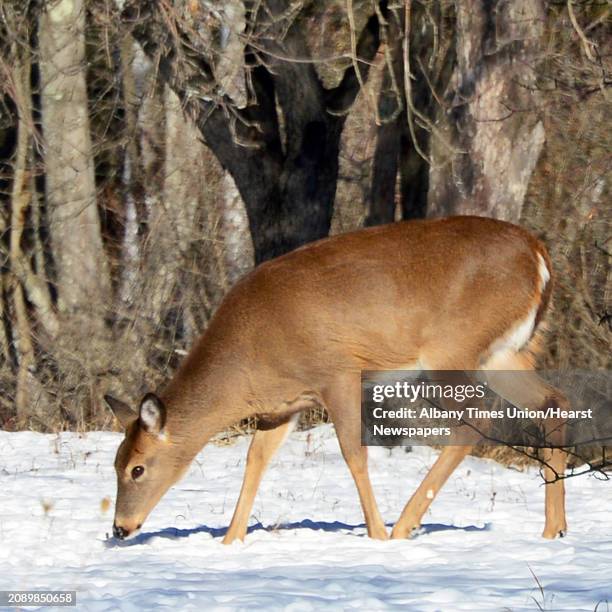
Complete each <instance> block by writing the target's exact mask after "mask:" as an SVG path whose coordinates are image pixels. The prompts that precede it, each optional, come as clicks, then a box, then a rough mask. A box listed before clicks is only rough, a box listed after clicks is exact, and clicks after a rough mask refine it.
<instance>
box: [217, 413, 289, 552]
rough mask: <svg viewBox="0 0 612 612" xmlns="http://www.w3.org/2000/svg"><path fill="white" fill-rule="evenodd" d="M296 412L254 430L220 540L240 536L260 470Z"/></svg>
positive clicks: (267, 462)
mask: <svg viewBox="0 0 612 612" xmlns="http://www.w3.org/2000/svg"><path fill="white" fill-rule="evenodd" d="M298 416H299V415H298V414H295V415H293V416H292V417H291V418H290V419H289V420H288V421H286V422H284V423H282V424H280V425H278V426H277V427H275V428H274V429H265V430H264V429H260V430H257V431H256V432H255V435H254V436H253V440H252V441H251V445H250V446H249V452H248V454H247V463H246V469H245V472H244V480H243V481H242V488H241V490H240V496H239V498H238V503H237V504H236V509H235V510H234V516H233V517H232V522H231V523H230V526H229V528H228V530H227V533H226V534H225V537H224V538H223V544H231V543H232V542H233V541H234V540H244V537H245V536H246V532H247V524H248V521H249V516H250V514H251V509H252V507H253V501H254V500H255V495H256V494H257V489H258V488H259V484H260V482H261V479H262V478H263V475H264V472H265V470H266V468H267V467H268V464H269V463H270V460H271V459H272V457H273V456H274V453H276V451H277V450H278V449H279V448H280V447H281V445H282V444H283V442H284V441H285V440H286V438H287V436H288V435H289V434H290V433H291V431H292V429H293V428H294V427H295V423H296V422H297V419H298Z"/></svg>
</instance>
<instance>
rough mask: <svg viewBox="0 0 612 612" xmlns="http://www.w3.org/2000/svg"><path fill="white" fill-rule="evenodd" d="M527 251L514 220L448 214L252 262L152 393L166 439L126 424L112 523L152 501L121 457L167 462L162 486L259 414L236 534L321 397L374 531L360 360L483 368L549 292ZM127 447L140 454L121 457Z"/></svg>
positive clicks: (447, 453) (437, 473)
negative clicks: (298, 422)
mask: <svg viewBox="0 0 612 612" xmlns="http://www.w3.org/2000/svg"><path fill="white" fill-rule="evenodd" d="M537 253H541V254H542V255H543V257H544V258H545V261H546V263H547V265H550V261H549V259H548V256H547V255H546V250H545V248H544V246H543V245H542V244H541V243H540V242H538V241H537V240H536V239H535V238H534V237H533V236H531V235H530V234H529V233H528V232H526V231H525V230H523V229H521V228H520V227H517V226H515V225H511V224H509V223H505V222H502V221H496V220H493V219H486V218H478V217H454V218H448V219H438V220H427V221H412V222H405V223H396V224H392V225H387V226H381V227H374V228H369V229H366V230H361V231H358V232H353V233H350V234H345V235H341V236H336V237H334V238H329V239H326V240H321V241H319V242H316V243H314V244H310V245H307V246H305V247H302V248H300V249H298V250H296V251H294V252H292V253H289V254H287V255H285V256H283V257H279V258H278V259H275V260H273V261H270V262H267V263H265V264H263V265H261V266H259V267H258V268H257V269H255V270H254V271H253V272H252V273H250V274H249V275H247V276H246V277H245V278H244V279H242V280H241V281H240V282H239V283H238V284H237V285H236V286H235V287H234V288H233V289H232V290H231V291H230V292H229V293H228V295H227V296H226V298H225V299H224V301H223V303H222V304H221V305H220V307H219V309H218V310H217V312H216V314H215V316H214V317H213V319H212V320H211V321H210V324H209V326H208V329H207V330H206V332H205V333H204V335H203V336H202V337H201V338H200V340H199V341H198V342H197V343H196V345H195V346H194V347H193V349H192V350H191V352H190V354H189V355H188V356H187V358H186V359H185V361H184V363H183V364H182V366H181V368H180V369H179V371H178V372H177V374H176V375H175V376H174V378H173V379H172V380H171V381H170V383H169V384H168V386H167V387H166V388H165V390H164V391H163V393H162V394H161V400H162V401H163V404H164V405H165V407H166V410H167V414H166V415H165V416H166V419H167V422H166V426H165V429H164V432H163V433H164V436H165V437H162V438H160V437H159V436H151V435H149V434H146V435H145V438H146V442H145V439H140V438H138V437H136V438H134V437H133V436H134V433H133V432H131V431H129V430H128V438H127V439H126V442H124V445H123V449H122V450H121V451H120V456H121V459H120V461H119V463H120V468H121V470H122V471H121V474H120V478H123V480H120V484H119V492H118V509H119V508H121V510H120V511H119V510H118V514H117V518H116V520H120V521H121V523H122V526H123V527H124V528H125V529H126V530H128V531H131V530H132V529H133V528H134V527H135V525H136V524H137V523H140V522H142V521H143V520H144V517H145V516H146V515H147V514H148V512H149V511H150V509H151V508H152V507H153V506H154V504H155V503H156V502H157V500H158V499H159V497H160V494H159V492H160V490H161V489H160V487H159V486H157V485H156V486H152V485H151V490H150V492H149V490H148V487H147V486H142V485H139V483H130V482H128V480H126V474H128V475H129V469H128V468H130V466H132V465H134V461H143V460H146V456H153V457H155V458H159V459H158V460H157V465H164V463H167V464H171V465H172V466H174V467H172V469H170V468H163V469H165V470H166V472H165V474H164V476H163V478H161V479H156V482H157V483H158V484H159V482H162V481H163V486H161V488H163V489H164V490H165V489H167V488H168V487H169V486H170V485H171V484H172V483H173V482H175V481H176V479H177V478H178V477H179V474H180V473H182V469H184V467H185V466H186V465H188V464H189V462H190V460H191V459H192V458H193V457H194V456H195V455H196V454H197V453H198V452H199V450H200V449H201V448H202V446H203V445H204V444H205V443H206V442H207V441H208V440H209V439H210V438H211V437H212V436H213V435H214V434H216V433H217V432H219V431H222V430H223V429H225V428H227V427H228V426H230V425H232V424H233V423H236V422H237V421H239V420H241V419H244V418H246V417H249V416H253V415H257V414H260V415H264V419H263V426H262V431H258V432H257V433H256V434H255V436H254V439H253V443H252V449H253V450H252V452H250V453H249V460H248V465H247V472H246V476H245V483H244V485H243V490H242V492H241V495H240V499H239V502H238V506H237V509H236V513H235V515H234V519H233V521H232V525H231V526H230V529H229V531H228V534H227V536H226V539H225V541H232V540H233V539H235V538H242V537H244V534H245V532H246V522H247V520H248V514H249V512H250V507H251V504H252V502H253V498H254V496H255V492H256V490H257V484H258V483H259V479H260V478H261V475H262V473H263V470H264V469H265V466H266V465H267V463H268V461H269V459H270V457H271V456H272V454H273V453H274V451H275V450H276V448H278V446H279V445H280V444H281V443H282V440H283V439H284V437H285V434H286V432H287V431H288V427H289V424H288V419H289V418H290V416H291V415H292V414H294V413H295V412H296V411H299V410H302V409H304V408H306V407H308V406H311V405H314V404H322V405H324V406H325V407H326V408H327V410H328V412H329V414H330V417H331V419H332V421H333V422H334V425H335V427H336V432H337V434H338V439H339V442H340V446H341V449H342V453H343V455H344V457H345V459H346V461H347V464H348V466H349V468H350V470H351V473H352V474H353V477H354V478H355V482H356V484H357V488H358V490H359V495H360V499H361V502H362V506H363V509H364V514H365V516H366V522H367V525H368V532H369V533H370V535H371V536H373V537H379V538H383V537H386V536H387V533H386V530H385V528H384V524H383V523H382V519H381V518H380V514H379V512H378V509H377V507H376V502H375V500H374V497H373V494H372V490H371V487H370V484H369V479H368V474H367V462H366V449H365V448H362V447H361V446H360V372H361V370H362V369H383V368H393V369H401V368H405V367H410V366H414V365H416V364H417V363H418V364H420V365H421V366H423V367H424V368H427V369H466V370H470V369H477V368H479V367H481V366H483V363H484V361H485V360H486V359H488V358H489V354H490V351H491V347H492V346H493V345H494V343H495V341H497V340H499V339H500V338H503V337H504V336H505V335H506V334H508V333H509V332H510V331H511V330H512V329H513V327H514V326H515V325H516V324H517V323H518V322H520V321H522V320H524V319H525V317H526V316H527V315H528V313H530V312H532V311H533V309H534V307H537V308H538V317H540V316H541V313H542V312H543V310H544V308H545V305H546V302H547V301H548V298H549V290H548V288H547V289H546V291H545V293H544V295H540V279H539V275H538V258H537ZM549 285H550V283H549ZM130 440H132V442H130ZM138 447H140V448H139V450H143V449H144V453H145V455H146V456H145V457H144V459H143V456H140V457H139V458H137V459H134V457H133V455H134V452H135V450H136V448H138ZM464 454H465V451H464V450H461V449H455V451H453V450H452V447H450V450H449V449H445V450H444V452H443V454H442V456H441V457H440V460H439V462H438V463H437V464H436V467H434V469H433V470H432V473H431V475H430V477H428V478H429V479H430V480H431V482H429V481H427V482H428V484H427V487H428V488H431V487H433V488H434V489H435V490H436V491H437V490H438V489H439V486H441V484H442V483H443V482H444V480H445V479H446V478H448V476H449V475H450V473H451V472H452V469H454V467H455V466H456V465H458V463H459V462H460V460H461V458H462V457H463V455H464ZM179 468H182V469H179ZM449 470H450V471H449ZM118 474H119V471H118ZM122 482H123V485H122ZM432 482H433V483H434V484H433V485H432ZM423 491H425V490H423ZM425 492H426V491H425ZM162 494H163V492H162ZM424 494H425V493H422V494H419V493H418V492H417V494H415V497H416V498H417V499H416V501H414V500H415V498H414V497H413V500H411V504H412V505H410V504H409V505H408V506H407V508H406V510H405V511H404V513H403V515H402V519H400V522H398V525H397V526H396V531H395V530H394V535H398V537H399V536H400V535H401V536H403V535H405V533H407V532H408V531H409V530H410V529H411V528H412V527H413V526H414V525H413V523H415V522H418V520H420V516H421V515H422V512H424V508H425V509H426V507H427V506H428V505H429V503H430V502H431V500H430V496H429V495H428V496H427V499H428V500H429V501H425V502H424V501H423V499H422V495H424ZM130 496H134V497H135V498H137V500H138V501H135V502H134V503H133V504H130V508H131V512H132V516H128V514H129V513H127V511H124V509H126V508H127V507H128V504H127V502H124V501H123V500H124V499H125V498H126V497H130ZM555 503H558V502H557V501H556V502H555ZM549 514H550V516H555V517H557V516H561V514H562V513H561V511H555V512H552V511H551V512H549V513H547V516H548V515H549ZM406 517H407V518H406ZM403 519H406V520H403ZM555 520H556V519H555ZM549 527H550V529H549V531H550V532H552V531H554V530H556V529H557V528H558V527H559V525H557V524H555V525H552V526H549Z"/></svg>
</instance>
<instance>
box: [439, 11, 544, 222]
mask: <svg viewBox="0 0 612 612" xmlns="http://www.w3.org/2000/svg"><path fill="white" fill-rule="evenodd" d="M456 13H457V36H456V53H457V65H456V68H455V71H454V74H453V76H452V79H451V83H450V87H449V88H448V90H447V92H446V96H445V98H446V102H447V104H448V109H447V111H446V113H445V114H444V117H440V120H441V122H442V123H443V124H445V126H444V129H443V134H444V140H443V139H442V138H432V157H433V162H434V163H433V165H432V166H431V170H430V175H429V179H430V191H429V213H428V214H429V215H430V216H442V215H448V214H477V215H484V216H490V217H497V218H500V219H507V220H512V221H518V219H519V218H520V214H521V209H522V206H523V201H524V198H525V193H526V190H527V186H528V183H529V179H530V176H531V173H532V172H533V169H534V167H535V164H536V162H537V160H538V157H539V155H540V151H541V149H542V145H543V143H544V128H543V126H542V123H541V122H540V121H539V119H538V117H537V105H538V101H539V96H538V94H537V92H536V90H535V88H534V87H532V86H533V85H534V83H535V75H534V71H533V69H532V66H533V64H534V63H535V62H536V61H537V54H538V51H539V50H540V43H541V37H542V33H543V24H544V11H543V6H542V2H541V0H517V1H516V2H505V1H502V0H498V1H496V2H485V1H484V0H465V1H461V2H457V3H456Z"/></svg>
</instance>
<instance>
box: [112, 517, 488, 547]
mask: <svg viewBox="0 0 612 612" xmlns="http://www.w3.org/2000/svg"><path fill="white" fill-rule="evenodd" d="M386 526H387V527H393V523H387V524H386ZM227 529H228V528H227V527H209V526H208V525H200V526H198V527H191V528H188V529H179V528H177V527H166V528H165V529H160V530H159V531H146V532H142V533H139V534H137V535H135V536H133V537H132V538H130V539H128V540H118V539H117V538H114V537H113V538H108V539H107V540H106V541H105V543H104V544H105V546H106V547H107V548H121V547H129V546H137V545H139V544H147V543H148V542H149V541H150V540H152V539H154V538H164V539H167V540H178V539H181V538H188V537H189V536H192V535H195V534H198V533H208V534H209V535H210V536H212V537H213V538H222V537H223V536H224V535H225V534H226V532H227ZM296 529H309V530H312V531H329V532H337V531H344V532H347V535H351V536H354V537H367V534H366V533H365V529H366V524H365V523H359V524H357V525H350V524H348V523H342V522H341V521H331V522H330V521H313V520H311V519H304V520H302V521H297V522H293V523H281V524H275V525H267V526H266V525H263V524H262V523H256V524H254V525H251V526H250V527H249V528H248V529H247V535H248V534H250V533H253V532H255V531H269V532H275V531H289V530H296ZM490 529H491V524H490V523H485V524H484V525H482V526H480V527H479V526H476V525H466V526H464V527H457V526H456V525H444V524H442V523H429V524H424V525H421V527H420V528H419V529H417V530H416V531H415V533H414V534H413V535H412V536H411V538H410V539H414V538H417V537H420V536H423V535H427V534H429V533H436V532H438V531H489V530H490ZM357 531H362V532H361V533H355V532H357Z"/></svg>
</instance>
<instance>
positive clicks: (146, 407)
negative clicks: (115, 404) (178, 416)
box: [139, 393, 166, 434]
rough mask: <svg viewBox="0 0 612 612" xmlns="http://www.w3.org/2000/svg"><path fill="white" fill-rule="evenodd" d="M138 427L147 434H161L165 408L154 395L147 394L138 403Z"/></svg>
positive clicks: (164, 422)
mask: <svg viewBox="0 0 612 612" xmlns="http://www.w3.org/2000/svg"><path fill="white" fill-rule="evenodd" d="M139 420H140V425H141V426H142V428H143V429H144V430H145V431H146V432H147V433H152V434H158V433H161V431H162V429H163V428H164V425H165V424H166V407H165V406H164V404H163V402H162V401H161V400H160V399H159V397H157V395H155V394H154V393H147V394H146V395H145V396H144V397H143V398H142V402H140V417H139Z"/></svg>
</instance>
